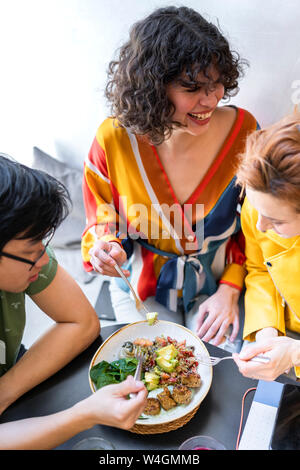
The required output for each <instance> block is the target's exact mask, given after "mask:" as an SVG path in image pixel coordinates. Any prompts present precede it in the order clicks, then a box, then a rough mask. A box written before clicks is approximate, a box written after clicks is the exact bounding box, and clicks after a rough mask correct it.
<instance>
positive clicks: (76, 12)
mask: <svg viewBox="0 0 300 470" xmlns="http://www.w3.org/2000/svg"><path fill="white" fill-rule="evenodd" d="M172 3H173V4H174V5H177V6H179V5H186V6H190V7H193V8H195V9H197V10H198V11H199V12H200V13H202V14H203V15H204V16H206V17H207V18H208V19H211V20H212V21H213V22H215V21H216V20H217V19H218V20H219V23H220V26H221V28H222V30H223V32H224V33H225V35H226V36H227V37H228V38H229V39H230V41H231V43H232V45H233V47H234V48H236V50H238V51H239V52H240V53H241V54H242V56H244V57H245V58H247V59H248V60H249V61H250V63H251V67H250V69H249V70H248V72H247V75H246V78H245V79H244V80H243V81H242V82H241V91H240V93H239V94H238V96H237V97H235V98H234V99H233V100H232V103H234V104H237V105H239V106H242V107H245V108H247V109H249V110H250V111H251V112H252V113H253V114H254V115H255V116H256V117H257V119H258V120H259V121H260V123H261V125H267V124H269V123H271V122H273V121H275V120H277V119H278V118H280V117H281V116H283V115H284V114H285V113H286V112H288V111H290V110H291V109H292V107H293V102H296V101H298V102H300V27H299V26H300V2H299V0H285V1H282V0H226V1H222V0H201V1H200V0H182V2H180V3H179V2H171V1H165V0H156V1H155V0H143V1H141V0H0V67H1V70H0V151H4V152H6V153H10V154H11V155H12V156H14V157H15V158H17V159H18V160H20V161H23V162H27V163H29V164H30V160H31V153H32V147H33V146H34V145H36V146H39V147H40V148H41V149H43V150H44V151H48V152H49V153H51V154H52V155H55V156H56V157H57V158H59V159H61V160H64V161H69V162H70V163H72V164H73V165H75V166H78V167H81V165H82V162H83V159H84V157H85V155H86V153H87V151H88V149H89V147H90V144H91V142H92V139H93V137H94V134H95V131H96V128H97V127H98V125H99V124H100V122H101V121H102V120H103V119H104V118H105V116H106V114H107V108H106V105H105V100H104V98H103V89H104V86H105V80H106V69H107V65H108V62H109V61H110V60H111V59H112V58H113V56H114V52H115V50H116V48H117V47H119V46H120V45H121V44H122V42H123V41H124V40H126V39H127V33H128V29H129V27H130V25H131V24H132V23H133V22H135V21H136V20H138V19H140V18H142V17H144V16H145V15H147V14H148V13H150V12H151V11H152V10H153V9H154V8H156V7H160V6H166V5H170V4H172ZM293 87H294V88H293Z"/></svg>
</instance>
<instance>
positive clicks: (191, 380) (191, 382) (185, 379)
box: [181, 372, 201, 388]
mask: <svg viewBox="0 0 300 470" xmlns="http://www.w3.org/2000/svg"><path fill="white" fill-rule="evenodd" d="M181 383H182V385H186V386H187V387H191V388H195V387H200V385H201V377H200V375H199V374H197V373H196V372H188V373H187V374H186V375H182V376H181Z"/></svg>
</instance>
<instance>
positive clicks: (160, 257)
mask: <svg viewBox="0 0 300 470" xmlns="http://www.w3.org/2000/svg"><path fill="white" fill-rule="evenodd" d="M256 128H257V122H256V120H255V119H254V117H253V116H252V115H251V114H250V113H249V112H247V111H245V110H243V109H241V108H237V116H236V120H235V123H234V125H233V126H232V129H231V132H230V133H229V135H228V137H227V139H226V140H225V142H224V144H223V146H222V148H221V150H220V151H219V153H218V155H217V156H216V158H215V160H214V162H213V163H212V165H211V167H210V168H209V170H208V172H207V173H206V175H205V177H204V178H203V180H202V181H201V182H200V184H199V186H198V187H197V188H196V190H195V191H194V192H193V193H192V194H191V196H190V197H189V198H188V200H187V201H186V202H185V204H184V205H180V203H179V202H178V200H177V198H176V196H175V193H174V191H173V188H172V186H171V184H170V181H169V179H168V176H167V174H166V173H165V171H164V168H163V166H162V163H161V161H160V159H159V156H158V154H157V152H156V150H155V147H154V146H151V145H149V143H147V141H146V140H145V139H143V138H137V137H136V136H135V135H133V134H131V133H130V132H128V131H127V130H126V129H125V128H123V127H121V126H118V125H117V123H116V122H115V121H114V120H113V119H106V120H105V121H104V122H103V123H102V125H101V126H100V127H99V129H98V131H97V134H96V137H95V139H94V141H93V144H92V147H91V149H90V152H89V155H88V157H87V159H86V161H85V166H84V181H83V193H84V201H85V207H86V216H87V225H86V228H85V231H84V234H83V237H82V256H83V262H84V267H85V269H86V270H87V271H91V270H92V269H93V268H92V265H91V264H90V262H89V259H90V258H89V250H90V248H91V247H92V246H93V244H94V242H95V240H96V239H97V238H101V239H103V240H106V241H117V242H119V243H122V245H123V247H124V249H125V250H126V252H127V256H128V261H127V263H126V266H124V267H126V268H127V269H128V270H129V271H130V273H131V276H130V281H131V282H132V284H133V286H134V288H135V289H136V291H137V293H138V295H139V297H140V298H141V299H142V300H145V299H146V298H147V297H149V296H156V299H157V300H158V301H159V302H160V303H162V304H163V305H165V306H166V307H168V308H169V309H170V310H176V309H177V301H178V297H183V302H184V307H185V309H186V310H188V309H189V308H190V307H191V305H192V303H193V301H194V300H193V299H194V298H195V296H196V295H198V294H208V295H211V294H212V293H214V292H215V291H216V289H217V283H218V282H224V283H228V284H230V285H233V286H235V287H237V288H239V289H242V286H243V281H244V276H245V269H244V266H243V265H244V260H245V257H244V251H243V243H244V240H243V236H242V234H241V231H240V217H239V213H238V207H239V202H240V201H239V193H240V191H239V189H238V188H237V187H236V186H235V165H236V163H237V157H238V155H239V153H240V152H241V151H242V150H243V148H244V144H245V139H246V136H247V134H248V133H249V132H252V131H253V130H255V129H256ZM136 238H139V239H140V240H141V243H137V242H136V241H134V239H136ZM118 282H119V284H120V287H121V288H122V289H124V290H126V286H125V285H123V281H122V280H121V279H120V280H118Z"/></svg>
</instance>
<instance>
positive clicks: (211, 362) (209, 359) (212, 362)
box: [197, 355, 270, 366]
mask: <svg viewBox="0 0 300 470" xmlns="http://www.w3.org/2000/svg"><path fill="white" fill-rule="evenodd" d="M224 359H233V357H232V356H226V357H214V356H197V360H198V362H199V363H200V364H204V365H205V366H216V365H217V364H219V362H221V361H224ZM250 361H252V362H260V363H261V364H267V363H268V362H270V358H269V357H266V356H261V355H257V356H254V357H252V359H250Z"/></svg>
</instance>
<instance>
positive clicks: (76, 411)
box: [70, 399, 97, 431]
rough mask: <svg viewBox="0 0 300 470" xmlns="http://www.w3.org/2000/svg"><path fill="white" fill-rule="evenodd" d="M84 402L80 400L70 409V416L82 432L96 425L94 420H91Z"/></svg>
mask: <svg viewBox="0 0 300 470" xmlns="http://www.w3.org/2000/svg"><path fill="white" fill-rule="evenodd" d="M86 400H87V399H84V400H81V401H79V402H78V403H76V404H75V405H73V406H72V408H70V410H71V414H72V415H73V417H74V419H75V421H76V422H77V425H78V426H79V427H80V428H81V430H82V431H84V430H86V429H90V428H92V427H93V426H95V424H97V423H96V422H95V420H93V419H92V416H91V413H90V410H89V407H88V406H87V403H86Z"/></svg>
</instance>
